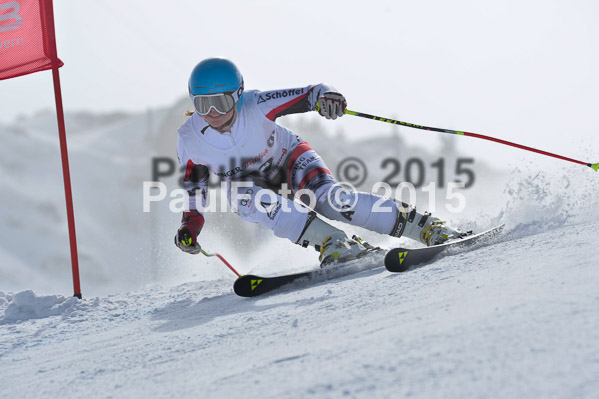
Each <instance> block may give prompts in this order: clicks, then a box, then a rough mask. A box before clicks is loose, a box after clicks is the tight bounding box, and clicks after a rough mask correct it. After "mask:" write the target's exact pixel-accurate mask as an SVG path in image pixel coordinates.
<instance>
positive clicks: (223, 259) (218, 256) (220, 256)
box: [200, 249, 241, 277]
mask: <svg viewBox="0 0 599 399" xmlns="http://www.w3.org/2000/svg"><path fill="white" fill-rule="evenodd" d="M200 252H201V253H202V255H204V256H208V257H210V256H216V257H217V258H218V259H220V260H222V261H223V263H224V264H225V265H227V267H228V268H229V269H231V271H232V272H233V273H235V274H236V275H237V277H241V274H239V273H237V270H235V269H234V268H233V266H231V265H230V264H229V262H227V260H226V259H225V258H223V257H222V255H221V254H218V253H216V252H206V251H204V250H203V249H200Z"/></svg>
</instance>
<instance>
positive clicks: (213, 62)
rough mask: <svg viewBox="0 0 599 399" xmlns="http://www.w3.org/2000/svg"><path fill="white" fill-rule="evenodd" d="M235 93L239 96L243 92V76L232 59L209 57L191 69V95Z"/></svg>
mask: <svg viewBox="0 0 599 399" xmlns="http://www.w3.org/2000/svg"><path fill="white" fill-rule="evenodd" d="M227 92H229V93H235V94H236V97H237V98H240V97H241V94H242V93H243V76H241V72H239V69H237V67H236V66H235V64H233V63H232V62H231V61H229V60H226V59H224V58H207V59H205V60H203V61H202V62H200V63H199V64H198V65H196V66H195V68H193V71H191V76H190V77H189V95H190V96H191V97H192V98H193V96H197V95H209V94H217V93H227Z"/></svg>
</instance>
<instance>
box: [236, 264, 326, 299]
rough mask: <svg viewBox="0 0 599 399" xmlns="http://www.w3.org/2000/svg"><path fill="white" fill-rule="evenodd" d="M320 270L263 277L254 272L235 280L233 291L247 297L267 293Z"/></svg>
mask: <svg viewBox="0 0 599 399" xmlns="http://www.w3.org/2000/svg"><path fill="white" fill-rule="evenodd" d="M318 272H320V271H319V270H316V271H312V272H304V273H295V274H287V275H283V276H275V277H263V276H256V275H254V274H246V275H243V276H241V277H239V278H237V280H235V283H234V284H233V291H235V293H236V294H237V295H239V296H243V297H247V298H249V297H254V296H258V295H262V294H266V293H267V292H270V291H272V290H276V289H277V288H279V287H282V286H284V285H286V284H289V283H291V282H292V281H295V280H298V279H301V278H303V277H310V276H311V275H313V274H315V273H318Z"/></svg>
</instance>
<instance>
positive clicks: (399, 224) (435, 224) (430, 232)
mask: <svg viewBox="0 0 599 399" xmlns="http://www.w3.org/2000/svg"><path fill="white" fill-rule="evenodd" d="M398 205H399V204H398ZM402 205H403V206H401V205H400V206H398V209H399V213H398V215H397V220H396V222H395V227H394V228H393V231H392V232H391V235H392V236H394V237H401V236H406V237H408V238H411V239H413V240H416V241H420V242H421V243H423V244H425V245H426V246H427V247H430V246H433V245H439V244H443V243H444V242H446V241H448V240H453V239H457V238H461V237H464V236H466V235H467V234H466V233H462V232H461V231H460V230H458V229H454V228H452V227H450V226H448V225H446V224H445V222H444V221H442V220H439V219H438V218H436V217H433V216H432V215H431V214H430V213H428V212H424V215H423V214H421V213H418V212H416V208H413V207H408V206H407V205H406V204H402Z"/></svg>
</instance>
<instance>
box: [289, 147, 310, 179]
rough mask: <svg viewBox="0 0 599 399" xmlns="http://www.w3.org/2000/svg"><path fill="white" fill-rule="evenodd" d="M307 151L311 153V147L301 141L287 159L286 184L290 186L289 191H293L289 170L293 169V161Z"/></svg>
mask: <svg viewBox="0 0 599 399" xmlns="http://www.w3.org/2000/svg"><path fill="white" fill-rule="evenodd" d="M307 151H312V147H310V144H308V143H307V142H305V141H302V142H301V143H299V144H298V145H297V147H295V149H294V150H293V152H292V153H291V156H290V157H289V163H288V164H287V184H289V185H290V186H291V190H293V182H292V181H291V169H292V168H293V165H294V164H295V161H297V159H298V158H299V157H301V156H302V154H303V153H304V152H307Z"/></svg>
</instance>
